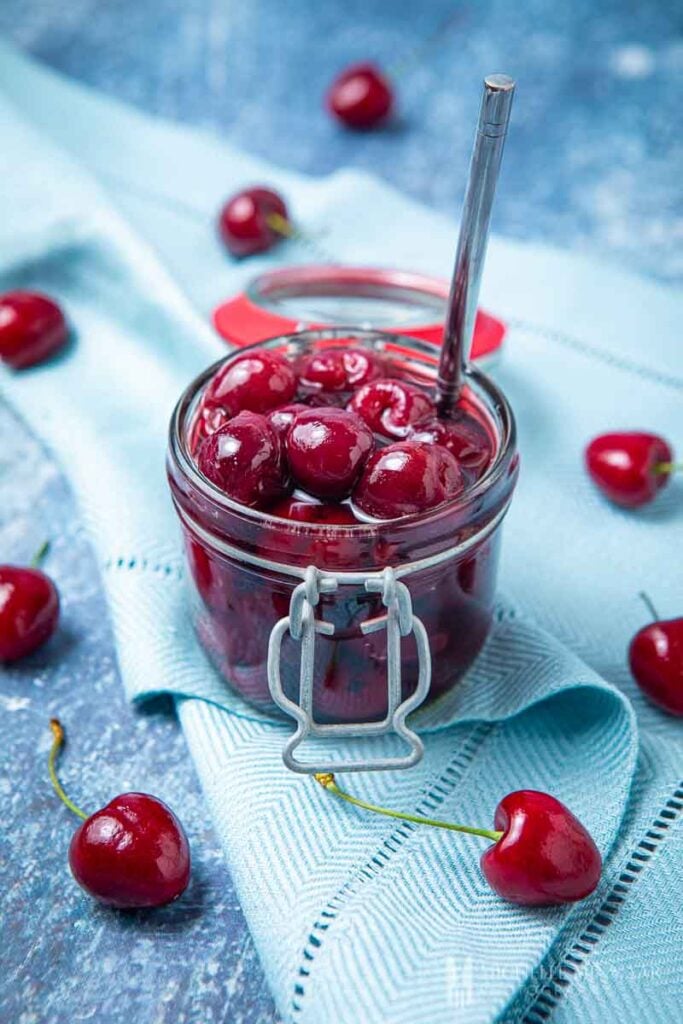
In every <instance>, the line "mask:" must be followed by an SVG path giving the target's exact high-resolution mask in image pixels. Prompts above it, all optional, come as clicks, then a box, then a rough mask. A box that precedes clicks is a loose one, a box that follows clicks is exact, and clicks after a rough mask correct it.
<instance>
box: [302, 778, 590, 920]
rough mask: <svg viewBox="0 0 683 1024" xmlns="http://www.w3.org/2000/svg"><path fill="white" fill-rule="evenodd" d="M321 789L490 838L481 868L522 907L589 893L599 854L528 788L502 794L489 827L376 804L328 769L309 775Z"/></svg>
mask: <svg viewBox="0 0 683 1024" xmlns="http://www.w3.org/2000/svg"><path fill="white" fill-rule="evenodd" d="M314 778H315V780H316V782H319V783H320V785H321V786H322V787H323V789H326V790H327V791H328V792H329V793H333V794H334V795H335V796H338V797H341V798H342V799H343V800H346V801H347V802H348V803H350V804H354V806H356V807H363V808H364V809H365V810H367V811H373V812H374V813H375V814H382V815H384V816H385V817H388V818H398V819H400V820H401V821H412V822H414V823H415V824H418V825H431V826H432V827H433V828H444V829H448V830H449V831H451V832H464V833H466V834H468V835H474V836H481V837H482V838H484V839H490V840H491V841H492V843H493V846H491V847H489V849H488V850H486V851H485V852H484V853H483V854H482V856H481V861H480V863H481V869H482V872H483V874H484V877H485V878H486V880H487V882H488V883H489V885H490V886H491V888H492V889H493V890H494V892H497V893H498V895H499V896H502V897H503V899H506V900H509V901H510V902H511V903H517V904H519V905H520V906H523V907H541V906H552V905H554V904H560V903H575V902H577V901H578V900H582V899H585V897H586V896H589V895H590V893H592V892H593V890H594V889H595V887H596V886H597V884H598V881H599V880H600V872H601V870H602V858H601V857H600V851H599V850H598V848H597V846H596V845H595V843H594V841H593V839H592V837H591V835H590V833H589V832H588V831H587V830H586V829H585V828H584V826H583V825H582V824H581V822H580V821H579V820H578V818H576V817H575V816H574V815H573V814H572V812H571V811H570V810H569V809H568V808H567V807H565V805H564V804H563V803H560V801H559V800H557V799H555V797H554V796H550V795H549V794H548V793H540V792H538V791H537V790H534V789H521V790H517V791H516V792H514V793H508V795H507V796H505V797H503V799H502V800H501V801H500V803H499V804H498V806H497V808H496V813H495V826H496V828H495V830H494V829H484V828H474V827H473V826H471V825H457V824H454V823H452V822H448V821H439V820H437V819H435V818H424V817H422V816H421V815H416V814H404V813H403V812H401V811H393V810H389V809H388V808H386V807H378V806H377V804H371V803H368V802H367V801H365V800H359V799H358V797H354V796H351V795H350V794H349V793H346V792H345V791H344V790H343V789H341V788H340V787H339V786H338V785H337V783H336V782H335V778H334V775H333V774H332V773H331V772H324V773H319V774H317V775H315V776H314Z"/></svg>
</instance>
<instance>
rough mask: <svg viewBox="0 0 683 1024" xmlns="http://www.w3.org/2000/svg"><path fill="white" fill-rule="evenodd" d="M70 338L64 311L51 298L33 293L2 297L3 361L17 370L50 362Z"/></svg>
mask: <svg viewBox="0 0 683 1024" xmlns="http://www.w3.org/2000/svg"><path fill="white" fill-rule="evenodd" d="M68 335H69V329H68V326H67V323H66V318H65V316H64V314H63V312H62V310H61V309H60V307H59V306H58V305H57V303H56V302H55V301H54V300H53V299H51V298H49V297H48V296H47V295H43V294H42V293H41V292H29V291H14V292H5V294H4V295H0V359H1V360H2V361H3V362H5V363H7V364H8V365H9V366H11V367H13V368H14V369H15V370H24V369H26V368H27V367H29V366H35V365H36V364H37V363H42V362H44V360H46V359H49V358H50V356H52V355H54V354H55V352H58V351H59V349H60V348H62V346H63V345H64V344H65V342H66V340H67V338H68Z"/></svg>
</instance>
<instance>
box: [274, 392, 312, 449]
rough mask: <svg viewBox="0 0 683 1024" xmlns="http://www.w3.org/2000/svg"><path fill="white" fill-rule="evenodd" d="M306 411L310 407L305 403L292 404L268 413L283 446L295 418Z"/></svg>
mask: <svg viewBox="0 0 683 1024" xmlns="http://www.w3.org/2000/svg"><path fill="white" fill-rule="evenodd" d="M306 409H308V406H307V405H304V404H303V402H292V403H291V404H290V405H281V406H279V408H277V409H273V411H272V412H269V413H268V422H269V423H270V425H271V427H272V428H273V430H274V431H275V433H276V434H277V436H278V437H279V438H280V441H282V443H283V444H284V442H285V438H286V437H287V434H288V433H289V428H290V427H291V425H292V423H293V422H294V417H295V416H296V415H297V413H300V412H305V411H306Z"/></svg>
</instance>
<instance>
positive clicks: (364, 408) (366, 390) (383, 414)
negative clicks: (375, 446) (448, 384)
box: [347, 377, 435, 438]
mask: <svg viewBox="0 0 683 1024" xmlns="http://www.w3.org/2000/svg"><path fill="white" fill-rule="evenodd" d="M347 408H348V409H351V410H352V412H355V413H357V414H358V415H359V416H360V418H361V419H362V420H365V422H366V423H367V425H368V426H369V427H370V429H371V430H374V431H375V433H377V434H383V435H384V436H385V437H392V438H404V437H406V435H407V434H408V433H409V432H410V429H411V427H412V426H414V425H415V424H417V423H420V422H421V421H422V420H424V419H427V418H428V417H430V416H433V415H434V414H435V408H434V402H433V401H432V399H431V398H430V397H429V395H427V394H425V392H424V391H423V390H422V388H419V387H417V385H415V384H408V383H406V382H405V381H402V380H398V379H394V378H392V377H382V378H380V379H379V380H373V381H370V382H369V383H368V384H365V385H364V386H363V387H361V388H359V389H358V391H356V392H355V393H354V394H353V395H352V397H351V399H350V401H349V403H348V406H347Z"/></svg>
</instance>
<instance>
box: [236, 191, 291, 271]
mask: <svg viewBox="0 0 683 1024" xmlns="http://www.w3.org/2000/svg"><path fill="white" fill-rule="evenodd" d="M288 223H289V215H288V213H287V207H286V205H285V201H284V199H283V198H282V196H280V195H278V193H277V192H274V191H273V190H272V189H269V188H261V187H257V188H245V189H243V190H242V191H241V192H237V193H235V195H234V196H231V197H230V199H228V201H227V203H226V204H225V206H224V207H223V208H222V210H221V212H220V214H219V217H218V230H219V232H220V236H221V238H222V239H223V241H224V242H225V245H226V246H227V248H228V249H229V251H230V252H231V253H232V255H233V256H252V255H253V254H254V253H257V252H265V251H266V250H267V249H271V248H272V247H273V246H274V245H275V244H276V242H279V241H280V240H281V239H282V237H283V235H286V234H287V225H288Z"/></svg>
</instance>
